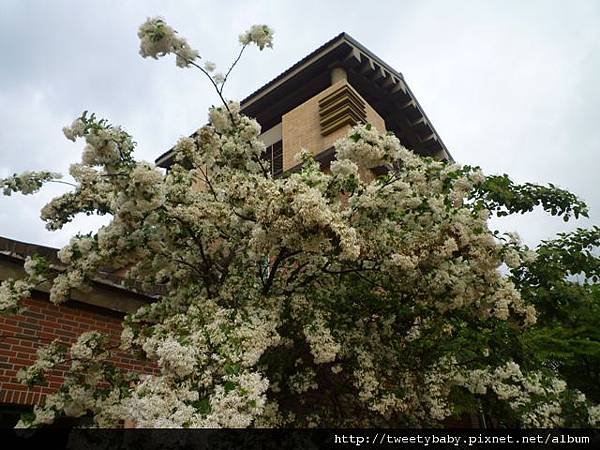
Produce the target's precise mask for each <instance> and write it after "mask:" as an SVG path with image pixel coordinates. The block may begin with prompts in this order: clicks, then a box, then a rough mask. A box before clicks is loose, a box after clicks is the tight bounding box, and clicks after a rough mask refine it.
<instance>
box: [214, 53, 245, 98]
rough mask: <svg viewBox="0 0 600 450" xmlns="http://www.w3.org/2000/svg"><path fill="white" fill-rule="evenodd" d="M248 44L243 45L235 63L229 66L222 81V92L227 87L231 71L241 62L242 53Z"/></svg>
mask: <svg viewBox="0 0 600 450" xmlns="http://www.w3.org/2000/svg"><path fill="white" fill-rule="evenodd" d="M247 46H248V44H244V45H243V46H242V49H241V50H240V53H239V54H238V57H237V58H236V59H235V61H234V62H233V64H231V67H229V70H228V71H227V73H226V74H225V77H224V78H223V82H222V83H221V90H220V92H221V93H222V92H223V88H224V87H225V83H226V82H227V78H228V77H229V74H230V73H231V71H232V70H233V68H234V67H235V65H236V64H237V63H238V62H239V60H240V58H241V57H242V53H244V50H245V49H246V47H247Z"/></svg>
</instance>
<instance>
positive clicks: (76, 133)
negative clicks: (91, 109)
mask: <svg viewBox="0 0 600 450" xmlns="http://www.w3.org/2000/svg"><path fill="white" fill-rule="evenodd" d="M63 134H64V135H65V137H66V138H67V139H68V140H70V141H73V142H75V141H76V140H77V138H79V137H82V136H83V135H84V134H85V122H84V121H83V120H81V118H77V119H75V120H74V121H73V123H72V124H71V126H68V127H63Z"/></svg>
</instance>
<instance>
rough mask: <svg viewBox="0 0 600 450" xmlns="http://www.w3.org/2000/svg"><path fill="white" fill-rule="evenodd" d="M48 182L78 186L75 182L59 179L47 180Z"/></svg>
mask: <svg viewBox="0 0 600 450" xmlns="http://www.w3.org/2000/svg"><path fill="white" fill-rule="evenodd" d="M48 183H59V184H66V185H67V186H72V187H74V188H76V187H78V186H77V185H76V184H73V183H69V182H68V181H60V180H48Z"/></svg>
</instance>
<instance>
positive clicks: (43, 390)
mask: <svg viewBox="0 0 600 450" xmlns="http://www.w3.org/2000/svg"><path fill="white" fill-rule="evenodd" d="M24 306H26V307H27V311H25V312H23V313H21V314H17V315H10V316H7V315H0V404H5V405H7V404H8V405H33V404H36V403H39V402H40V400H41V399H42V398H43V396H44V395H46V394H48V393H52V392H55V391H56V390H57V389H58V387H59V386H60V385H61V383H62V377H63V376H64V372H60V371H56V372H53V373H52V374H51V375H50V376H49V377H47V380H48V386H43V387H39V386H36V387H34V388H32V389H29V388H28V387H27V386H26V385H24V384H21V383H19V381H17V379H16V373H17V372H18V371H19V369H21V368H23V367H26V366H29V365H31V363H33V362H34V361H35V359H36V349H37V348H38V347H40V346H42V345H45V344H47V343H50V342H52V341H53V340H54V339H60V341H61V342H64V343H66V344H71V343H73V342H75V340H76V339H77V337H78V336H79V335H80V334H81V333H83V332H85V331H94V330H96V331H100V332H101V333H104V334H107V335H110V336H111V340H112V341H113V342H114V343H115V344H117V343H118V341H119V337H120V335H121V321H122V317H123V316H122V314H120V313H117V312H114V311H110V310H105V309H102V308H98V307H94V306H90V305H85V304H83V303H78V302H73V301H71V302H67V303H65V304H62V305H60V306H56V305H53V304H52V303H50V302H49V301H48V300H47V296H45V295H44V294H35V295H34V296H33V298H31V299H28V300H26V301H25V302H24ZM114 361H115V363H116V364H117V365H118V366H120V367H122V368H124V369H136V370H138V371H140V372H147V373H148V372H152V371H153V368H152V367H150V366H148V365H147V364H144V363H143V362H141V361H139V360H136V359H135V358H134V357H132V356H131V355H128V354H127V353H123V352H119V353H116V354H115V358H114ZM64 369H65V370H66V369H67V366H65V367H64Z"/></svg>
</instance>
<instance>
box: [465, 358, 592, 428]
mask: <svg viewBox="0 0 600 450" xmlns="http://www.w3.org/2000/svg"><path fill="white" fill-rule="evenodd" d="M455 380H456V381H457V382H458V383H459V384H460V385H462V386H464V387H466V388H467V389H468V390H469V391H470V392H472V393H473V394H477V395H484V394H486V393H487V392H488V390H491V391H492V392H494V393H495V394H496V396H497V398H498V399H499V400H502V401H504V402H506V404H508V405H509V406H510V408H511V409H512V410H513V411H514V412H515V413H517V414H518V415H519V417H520V419H521V421H522V422H523V424H524V425H525V426H527V427H533V428H555V427H564V426H565V422H564V418H563V415H562V413H563V407H565V406H566V407H568V408H569V409H582V410H583V411H585V417H584V420H586V421H587V425H589V426H594V424H597V423H598V417H597V410H598V406H590V405H589V404H588V403H587V401H586V397H585V395H583V394H582V393H580V392H579V393H576V395H575V396H571V397H569V396H566V395H565V394H566V389H567V385H566V383H565V382H564V381H563V380H561V379H558V378H554V377H548V376H544V375H543V374H542V373H540V372H530V373H528V374H524V373H523V372H522V371H521V368H520V367H519V365H518V364H517V363H515V362H513V361H509V362H507V363H506V364H505V365H503V366H499V367H496V368H495V369H491V368H485V369H477V370H472V371H459V372H457V373H456V375H455Z"/></svg>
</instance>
